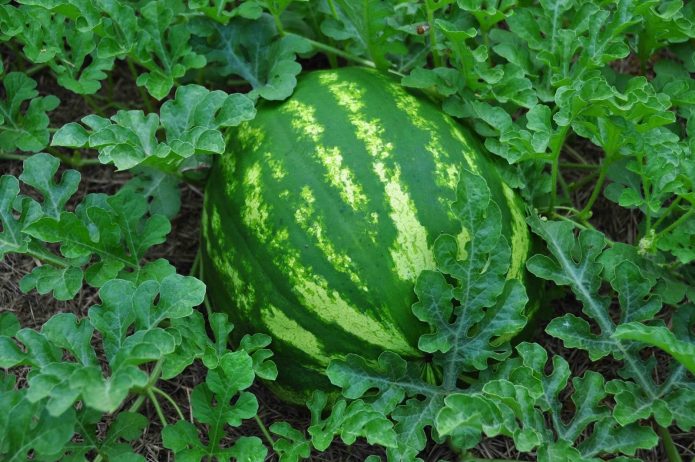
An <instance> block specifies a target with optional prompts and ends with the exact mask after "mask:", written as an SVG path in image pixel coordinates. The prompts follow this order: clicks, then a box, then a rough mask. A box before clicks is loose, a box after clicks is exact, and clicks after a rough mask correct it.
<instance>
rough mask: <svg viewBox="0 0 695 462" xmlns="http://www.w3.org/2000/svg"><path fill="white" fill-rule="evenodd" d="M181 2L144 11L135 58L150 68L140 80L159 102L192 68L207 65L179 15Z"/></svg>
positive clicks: (154, 4) (156, 3)
mask: <svg viewBox="0 0 695 462" xmlns="http://www.w3.org/2000/svg"><path fill="white" fill-rule="evenodd" d="M177 7H178V2H166V1H161V0H160V1H152V2H149V3H147V4H146V5H145V6H144V7H142V9H141V10H140V14H141V16H140V17H139V19H138V26H137V27H138V30H139V31H140V34H139V36H138V42H137V48H136V49H135V50H134V55H135V57H136V59H137V60H138V62H139V63H140V64H141V65H142V66H144V67H145V68H146V69H147V72H144V73H142V74H140V75H139V76H138V78H137V84H138V86H144V87H145V88H147V91H148V92H149V93H150V95H152V96H153V97H154V98H156V99H157V100H161V99H162V98H164V97H165V96H167V95H168V94H169V92H170V91H171V89H172V87H173V86H174V84H175V83H176V81H177V79H180V78H181V77H183V76H184V75H185V74H186V72H187V71H189V70H191V69H200V68H202V67H203V66H205V63H206V60H205V57H204V56H202V55H199V54H197V53H195V52H194V51H193V49H192V47H191V45H190V43H189V42H190V37H191V33H190V31H189V29H188V26H187V25H186V24H183V23H179V21H178V18H177V17H176V14H175V9H176V8H177Z"/></svg>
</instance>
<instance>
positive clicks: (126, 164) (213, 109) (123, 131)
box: [53, 85, 256, 173]
mask: <svg viewBox="0 0 695 462" xmlns="http://www.w3.org/2000/svg"><path fill="white" fill-rule="evenodd" d="M255 115H256V110H255V108H254V104H253V101H252V100H251V99H249V98H248V97H247V96H245V95H242V94H238V93H235V94H231V95H229V94H227V93H224V92H223V91H220V90H215V91H209V90H207V89H205V88H203V87H201V86H198V85H187V86H183V87H179V88H178V89H177V90H176V95H175V98H174V99H173V100H169V101H167V102H166V103H164V104H163V105H162V107H161V117H160V116H158V115H157V114H147V115H145V114H144V113H143V112H142V111H136V110H130V111H118V112H117V113H116V115H114V116H112V117H111V118H110V119H104V118H102V117H99V116H95V115H90V116H87V117H84V118H83V119H82V123H84V124H85V125H86V126H87V127H89V128H90V129H91V130H86V129H84V128H83V127H81V126H79V125H77V124H74V123H71V124H67V125H65V126H64V127H62V128H61V129H59V130H58V132H56V134H55V136H54V137H53V145H55V146H70V147H84V146H87V147H91V148H95V149H97V150H98V151H99V160H100V161H101V162H102V163H104V164H109V163H113V164H114V165H115V166H116V168H117V169H119V170H126V169H131V168H134V167H136V166H143V167H154V168H157V169H159V170H161V171H163V172H171V173H173V172H176V171H177V169H178V168H179V167H180V166H181V165H182V164H183V162H184V161H185V160H186V159H188V158H190V157H191V156H193V155H196V154H221V153H223V152H224V151H225V148H226V143H225V140H224V137H223V136H222V129H223V128H226V127H231V126H236V125H239V124H240V123H241V122H243V121H245V120H250V119H253V117H255ZM162 131H163V132H164V134H165V137H166V139H165V140H164V139H159V138H158V132H162Z"/></svg>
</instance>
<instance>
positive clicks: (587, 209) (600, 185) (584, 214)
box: [579, 159, 609, 219]
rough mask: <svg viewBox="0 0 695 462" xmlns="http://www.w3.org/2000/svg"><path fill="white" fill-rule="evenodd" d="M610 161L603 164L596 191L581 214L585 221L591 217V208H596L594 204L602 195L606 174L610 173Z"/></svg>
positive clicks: (592, 193) (592, 192)
mask: <svg viewBox="0 0 695 462" xmlns="http://www.w3.org/2000/svg"><path fill="white" fill-rule="evenodd" d="M608 164H609V162H608V159H606V160H605V161H604V162H603V163H602V164H601V170H599V172H598V179H597V180H596V184H594V189H593V190H592V191H591V196H589V200H588V201H587V203H586V205H584V208H583V209H582V211H581V212H579V216H580V217H582V218H583V219H587V218H588V217H589V213H590V212H591V208H592V207H593V206H594V203H595V202H596V200H597V199H598V197H599V195H600V194H601V190H602V189H603V184H604V183H605V182H606V174H607V173H608Z"/></svg>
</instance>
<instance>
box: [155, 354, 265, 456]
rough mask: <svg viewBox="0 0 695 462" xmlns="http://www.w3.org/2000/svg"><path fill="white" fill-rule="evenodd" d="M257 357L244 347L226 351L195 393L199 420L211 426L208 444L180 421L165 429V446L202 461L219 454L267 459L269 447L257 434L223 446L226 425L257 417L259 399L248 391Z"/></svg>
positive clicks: (186, 424)
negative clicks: (254, 359)
mask: <svg viewBox="0 0 695 462" xmlns="http://www.w3.org/2000/svg"><path fill="white" fill-rule="evenodd" d="M254 377H255V374H254V370H253V360H252V359H251V357H250V356H249V355H248V353H246V352H245V351H243V350H239V351H235V352H230V351H228V352H226V353H225V354H223V355H222V356H221V358H220V361H219V363H218V365H217V367H215V368H214V369H211V370H209V371H208V375H207V377H206V380H205V383H204V384H201V385H198V386H196V387H195V388H194V389H193V392H192V394H191V405H192V407H193V416H194V417H195V419H196V420H197V421H198V422H200V423H203V424H206V425H207V429H208V431H207V437H206V441H207V444H206V443H203V442H201V441H200V439H199V437H198V433H197V431H196V428H195V426H193V425H192V424H190V423H189V422H186V421H179V422H177V423H176V424H175V425H172V426H168V427H167V428H165V429H164V431H163V432H162V438H163V441H164V445H165V447H167V448H169V449H171V450H173V451H174V453H175V454H177V456H178V457H180V458H184V459H185V460H202V458H203V457H204V456H206V455H207V456H215V457H217V458H219V459H221V460H228V459H229V458H230V457H235V458H237V459H238V460H248V461H259V462H260V461H263V460H264V459H265V456H266V453H267V449H266V448H265V447H264V446H263V444H262V443H261V440H260V439H258V438H256V437H251V438H249V437H242V438H238V439H237V440H236V441H235V443H234V445H233V446H232V447H231V448H229V447H220V442H221V440H222V438H223V437H225V435H226V432H227V431H228V430H227V429H226V428H225V427H226V426H231V427H239V426H240V425H241V424H242V422H243V420H245V419H250V418H253V417H254V416H256V414H257V412H258V401H257V400H256V397H255V396H254V395H253V394H252V393H250V392H248V391H244V390H246V389H247V388H248V387H250V386H251V384H252V383H253V381H254Z"/></svg>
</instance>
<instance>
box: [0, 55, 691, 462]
mask: <svg viewBox="0 0 695 462" xmlns="http://www.w3.org/2000/svg"><path fill="white" fill-rule="evenodd" d="M34 78H36V79H37V80H38V82H39V89H40V91H41V93H42V94H49V93H50V94H56V95H58V96H59V98H60V99H61V105H60V107H59V108H58V109H57V110H56V111H54V112H53V113H51V114H50V116H51V121H52V125H53V126H55V127H59V126H61V125H62V124H63V123H65V122H68V121H76V120H79V119H80V118H81V117H82V116H84V115H86V114H89V113H91V110H90V108H89V106H88V105H87V104H86V103H85V100H84V99H83V98H81V97H79V96H77V95H73V94H72V93H70V92H68V91H65V90H64V89H62V88H61V87H58V86H57V85H56V84H55V83H54V81H53V78H52V77H50V76H49V75H48V73H40V74H37V75H36V76H34ZM107 93H110V95H107ZM107 93H104V94H105V95H107V96H108V97H109V98H113V100H114V101H116V103H118V104H121V105H123V106H125V107H140V106H141V105H142V103H141V100H140V93H139V91H138V90H137V88H136V87H135V86H134V85H133V81H132V79H131V77H130V74H129V72H128V71H127V68H126V67H125V66H124V65H122V63H121V64H118V65H117V67H116V70H115V72H114V74H113V86H112V87H111V90H109V91H108V92H107ZM97 98H98V95H97ZM107 112H109V111H107ZM114 112H115V110H114V109H111V110H110V112H109V113H107V114H104V115H106V116H110V115H112V114H113V113H114ZM569 145H570V147H571V148H572V149H574V150H576V151H577V152H580V153H582V155H583V156H584V157H585V158H587V159H591V160H596V161H598V158H599V156H600V152H598V150H597V149H596V148H594V147H593V146H592V145H591V144H590V143H589V142H587V141H585V140H580V139H579V140H578V139H572V140H570V141H569ZM85 154H86V155H92V156H93V155H94V153H93V152H91V153H89V152H86V153H85ZM566 157H567V159H566V161H567V162H576V160H575V159H573V158H572V157H571V156H570V155H569V154H567V156H566ZM20 171H21V163H20V162H14V161H3V163H2V173H3V174H5V173H9V174H14V175H17V174H19V173H20ZM81 173H82V182H81V184H80V189H79V191H78V193H77V194H76V196H75V198H73V200H72V201H71V204H72V205H73V206H74V204H75V203H77V202H79V201H80V200H81V198H82V197H84V195H85V194H88V193H91V192H107V193H113V192H114V191H115V190H117V189H118V187H119V186H120V185H121V184H122V183H124V182H125V181H126V180H127V179H128V178H129V175H128V174H127V173H114V172H113V169H112V168H111V167H105V166H100V167H85V168H82V169H81ZM584 174H586V172H585V171H568V173H566V176H567V177H566V178H565V180H566V181H567V182H568V183H569V182H571V181H575V180H576V179H578V178H579V177H581V176H582V175H584ZM590 192H591V191H590V189H589V188H579V189H578V190H576V191H575V192H573V194H572V199H573V201H574V203H575V204H578V206H580V205H581V204H584V203H585V201H586V200H587V198H588V196H589V194H590ZM201 205H202V191H201V189H200V188H199V187H196V186H191V185H187V184H184V185H182V210H181V212H180V214H179V215H178V216H177V217H176V218H175V219H174V220H173V221H172V231H171V234H170V235H169V238H168V239H167V241H166V243H165V244H163V245H160V246H158V247H156V248H155V249H153V251H152V252H151V254H150V258H153V259H154V258H158V257H165V258H167V259H168V260H169V261H170V262H171V263H172V264H174V265H175V266H176V268H177V269H178V271H179V272H180V273H182V274H187V273H188V272H189V271H190V269H191V266H192V263H193V260H194V257H195V254H196V252H197V248H198V244H199V221H200V210H201ZM594 210H595V213H594V215H593V217H592V218H591V223H592V225H593V226H595V227H596V228H597V229H599V230H601V231H603V232H605V233H606V234H607V235H608V236H609V237H610V238H612V239H614V240H616V241H623V242H634V240H635V236H636V235H637V234H638V233H637V224H638V217H637V216H635V215H634V214H633V213H632V212H630V211H628V210H625V209H622V208H620V207H617V206H616V205H615V204H613V203H611V202H610V201H608V200H606V199H605V198H603V197H602V198H601V199H599V201H598V202H597V204H596V205H595V207H594ZM37 263H38V262H36V261H34V260H33V259H32V258H29V257H26V256H17V255H9V256H7V257H5V259H4V261H2V262H0V287H1V289H0V310H10V311H13V312H15V313H16V314H17V316H18V317H19V319H20V321H21V323H22V325H23V326H24V327H30V328H34V329H40V327H41V325H42V324H43V323H44V322H45V321H46V320H47V319H48V318H50V317H51V316H52V315H53V314H55V313H58V312H72V313H75V314H76V315H79V316H85V315H86V313H87V310H88V309H89V307H90V306H92V305H94V304H96V303H97V302H98V297H97V294H96V291H95V290H94V289H91V288H89V287H85V289H84V290H82V291H81V292H80V293H79V294H78V296H77V297H76V298H75V299H74V300H72V301H69V302H59V301H56V300H54V299H53V298H52V297H50V296H41V295H38V294H37V293H36V292H31V293H28V294H23V293H21V291H20V290H19V287H18V281H19V280H20V279H21V277H22V276H24V275H25V274H27V273H28V272H30V271H31V270H32V268H34V267H35V266H36V264H37ZM546 304H547V306H548V309H551V310H553V311H554V313H555V315H559V314H560V313H564V312H570V313H576V314H578V315H579V314H580V311H581V308H580V306H579V304H578V302H577V301H576V300H575V299H574V298H572V297H570V296H567V297H565V298H563V299H559V300H552V301H547V303H546ZM544 328H545V323H541V324H540V325H539V326H538V328H537V331H536V332H535V333H534V334H533V335H532V338H533V339H534V341H536V342H539V343H540V344H541V345H543V346H544V347H545V348H546V349H547V350H548V351H549V352H551V353H554V354H559V355H561V356H563V357H564V358H565V359H566V360H567V361H569V363H570V365H571V368H572V372H573V374H574V375H576V376H581V375H582V374H583V373H584V372H585V371H587V370H595V371H598V372H601V373H602V374H603V375H604V376H605V377H606V378H607V379H610V378H614V377H616V370H617V367H616V363H614V362H612V361H607V360H604V361H599V362H594V363H592V362H591V361H590V360H589V358H588V357H587V356H586V354H584V353H583V352H581V351H579V350H567V349H565V348H564V347H563V346H562V344H561V342H559V341H558V340H556V339H554V338H552V337H550V336H548V335H547V334H545V333H544ZM659 359H660V360H661V359H663V361H662V363H663V364H666V363H667V361H668V360H667V358H662V357H660V358H659ZM664 367H665V366H664ZM204 373H205V370H204V368H203V367H202V366H200V365H199V364H197V363H196V364H194V365H193V366H191V367H189V368H188V369H187V370H186V371H185V372H184V373H183V374H181V375H180V376H178V377H176V378H175V379H172V380H168V381H160V387H161V388H162V389H163V390H165V391H166V392H168V393H169V394H170V395H171V396H172V397H173V398H174V399H175V400H176V401H177V403H178V404H179V405H180V406H181V409H182V411H183V413H184V415H186V416H188V415H189V414H190V412H191V409H190V396H191V391H192V389H193V388H194V387H195V386H196V385H197V384H199V383H201V382H202V380H203V378H204ZM20 375H21V374H20ZM21 383H22V381H21V380H20V386H21ZM251 391H253V392H254V393H255V394H256V396H257V398H258V401H259V403H260V411H259V416H260V418H261V420H262V421H263V422H264V423H265V425H266V426H269V425H270V424H271V423H273V422H277V421H282V420H284V421H287V422H289V423H290V424H291V425H292V426H294V427H295V428H300V429H305V428H307V427H308V425H309V413H308V411H307V410H306V409H302V408H298V407H295V406H292V405H288V404H286V403H284V402H282V401H280V400H278V399H277V398H275V397H274V395H273V394H272V393H271V392H269V391H268V390H267V389H266V388H265V387H264V386H263V385H262V384H261V383H257V384H255V385H254V386H253V388H252V390H251ZM568 396H569V393H564V394H563V397H564V399H565V403H564V404H565V408H566V409H567V410H568V415H571V409H572V408H573V406H574V405H573V403H572V402H571V400H570V399H568ZM161 404H162V407H163V410H164V413H165V416H166V417H167V418H168V420H169V421H171V422H173V421H175V420H177V415H176V413H175V411H174V409H173V408H172V407H171V406H169V405H168V403H167V402H165V401H163V402H162V403H161ZM606 405H608V406H610V405H612V403H611V402H607V403H606ZM140 412H142V413H144V414H145V415H146V416H147V417H149V421H150V426H149V427H148V428H147V430H146V432H145V433H144V434H143V436H142V438H140V439H139V440H138V441H137V442H136V444H135V448H136V450H137V451H138V452H139V453H141V454H143V455H145V456H146V458H147V459H148V460H149V461H168V460H173V455H172V454H171V453H170V452H169V451H168V450H166V449H165V448H163V447H162V443H161V440H160V430H161V428H160V427H159V425H160V424H159V419H158V418H157V416H156V414H155V410H154V409H153V408H152V407H151V406H147V405H146V406H144V407H142V408H141V410H140ZM644 424H645V425H649V422H645V423H644ZM671 431H672V435H673V438H674V440H675V443H676V445H677V446H678V448H679V451H680V453H681V454H682V455H683V456H684V460H689V459H691V458H692V457H695V445H694V443H693V439H692V434H683V433H679V431H678V430H677V429H676V428H672V429H671ZM239 435H256V436H258V437H259V438H261V439H263V435H262V433H261V432H260V430H259V427H258V426H257V424H256V423H255V421H253V420H249V421H247V422H246V423H245V424H244V425H243V426H242V427H241V428H239V429H235V430H231V431H230V433H229V435H228V439H229V440H230V441H231V440H233V439H235V438H236V437H237V436H239ZM471 453H472V455H474V456H476V457H481V458H485V459H514V460H535V457H534V456H533V455H528V454H520V453H518V452H517V451H516V450H515V449H514V445H513V442H512V441H511V439H509V438H506V437H497V438H488V439H484V440H483V441H482V442H481V443H480V444H479V445H478V446H477V447H476V448H475V449H474V450H473V451H471ZM371 454H376V455H380V456H382V458H383V456H384V451H383V449H381V448H377V447H373V446H370V445H369V444H367V443H366V441H362V440H360V441H358V442H357V443H355V444H353V445H351V446H346V445H344V444H342V443H341V442H338V441H336V442H335V443H334V444H333V445H332V446H331V447H330V448H329V449H328V450H327V451H325V452H323V453H320V454H318V453H314V454H313V455H312V458H311V460H313V461H362V460H364V459H365V458H366V457H367V456H368V455H371ZM421 457H422V458H423V459H424V460H425V461H427V462H430V461H432V462H434V461H438V460H449V461H454V460H457V459H458V455H457V454H456V453H454V452H453V451H452V450H451V449H450V448H448V447H447V446H445V445H436V444H434V443H431V442H430V444H429V445H428V447H427V448H426V449H425V451H423V453H422V454H421ZM637 457H639V458H640V459H641V460H643V461H645V462H663V461H665V460H667V457H666V454H665V452H664V449H663V447H662V446H661V445H660V446H659V447H657V448H656V449H655V450H652V451H648V452H647V451H640V452H639V453H638V454H637ZM267 460H276V458H275V456H273V455H269V456H268V458H267Z"/></svg>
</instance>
